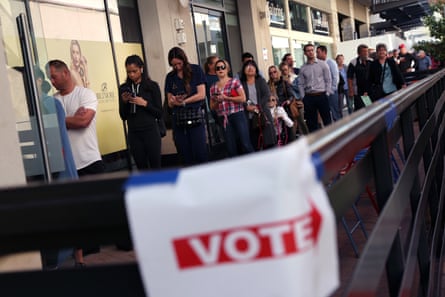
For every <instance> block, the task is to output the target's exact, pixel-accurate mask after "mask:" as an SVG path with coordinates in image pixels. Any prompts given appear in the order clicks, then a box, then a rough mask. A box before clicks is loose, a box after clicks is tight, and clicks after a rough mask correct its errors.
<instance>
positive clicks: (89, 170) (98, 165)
mask: <svg viewBox="0 0 445 297" xmlns="http://www.w3.org/2000/svg"><path fill="white" fill-rule="evenodd" d="M104 172H105V164H104V162H103V161H102V160H98V161H96V162H93V163H91V164H90V165H88V166H86V167H84V168H82V169H79V170H77V174H78V175H79V176H84V175H90V174H99V173H104Z"/></svg>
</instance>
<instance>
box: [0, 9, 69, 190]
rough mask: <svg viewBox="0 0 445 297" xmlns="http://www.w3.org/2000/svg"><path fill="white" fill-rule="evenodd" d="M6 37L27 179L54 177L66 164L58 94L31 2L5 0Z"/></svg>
mask: <svg viewBox="0 0 445 297" xmlns="http://www.w3.org/2000/svg"><path fill="white" fill-rule="evenodd" d="M0 6H1V9H0V18H1V22H2V26H1V28H2V33H3V40H2V42H3V43H4V44H6V45H7V46H6V47H5V50H6V53H5V56H6V63H7V70H8V78H9V82H10V85H11V92H12V98H13V107H14V112H15V118H16V127H17V133H18V135H19V141H20V148H21V152H22V157H23V165H24V168H25V173H26V176H27V178H28V180H36V179H39V180H40V179H44V180H46V181H48V182H50V181H51V180H52V177H53V175H54V174H57V173H58V172H61V171H63V170H64V169H65V165H64V161H63V150H62V142H61V138H60V132H59V124H58V118H57V114H56V108H55V104H54V99H52V97H49V96H47V95H46V93H45V92H48V91H49V90H50V89H51V86H50V84H49V81H48V79H47V78H46V75H45V71H44V69H45V68H44V66H45V65H43V64H42V61H47V51H46V48H45V46H44V44H43V43H42V42H39V40H41V39H42V38H41V37H43V36H41V34H42V32H43V31H42V30H41V20H40V14H39V13H38V11H37V10H36V9H35V7H36V6H33V5H32V3H30V2H28V1H14V0H10V1H2V2H1V4H0Z"/></svg>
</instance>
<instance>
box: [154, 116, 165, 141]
mask: <svg viewBox="0 0 445 297" xmlns="http://www.w3.org/2000/svg"><path fill="white" fill-rule="evenodd" d="M156 123H157V124H158V128H159V134H160V135H161V138H162V137H165V136H166V135H167V127H166V126H165V122H164V119H163V118H160V119H158V118H156Z"/></svg>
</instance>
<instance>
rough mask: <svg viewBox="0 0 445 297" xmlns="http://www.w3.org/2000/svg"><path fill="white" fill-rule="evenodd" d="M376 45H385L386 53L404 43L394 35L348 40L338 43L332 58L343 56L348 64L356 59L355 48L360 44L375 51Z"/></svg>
mask: <svg viewBox="0 0 445 297" xmlns="http://www.w3.org/2000/svg"><path fill="white" fill-rule="evenodd" d="M378 43H384V44H386V47H387V48H388V51H390V50H392V49H395V48H397V47H398V46H399V44H401V43H404V40H403V39H401V38H400V37H397V36H396V35H395V34H394V33H391V34H385V35H379V36H372V37H365V38H360V39H355V40H348V41H343V42H340V43H338V46H337V53H335V55H334V57H335V56H336V55H337V54H343V56H344V57H345V63H348V64H349V61H351V60H352V59H353V58H355V57H357V46H358V45H360V44H366V45H367V46H368V47H369V48H373V49H375V46H376V45H377V44H378Z"/></svg>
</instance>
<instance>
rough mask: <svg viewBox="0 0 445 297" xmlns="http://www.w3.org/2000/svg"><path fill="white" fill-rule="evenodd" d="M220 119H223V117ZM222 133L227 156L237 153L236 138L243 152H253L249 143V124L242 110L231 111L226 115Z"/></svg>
mask: <svg viewBox="0 0 445 297" xmlns="http://www.w3.org/2000/svg"><path fill="white" fill-rule="evenodd" d="M222 121H224V119H223V118H222ZM224 133H225V134H224V137H225V139H226V147H227V154H228V155H229V157H233V156H236V155H238V145H237V140H238V141H239V144H240V146H241V149H242V150H243V152H244V153H251V152H253V147H252V144H251V143H250V136H249V126H248V124H247V119H246V115H245V113H244V111H239V112H236V113H232V114H231V115H229V116H228V120H227V123H226V127H225V129H224Z"/></svg>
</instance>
